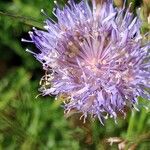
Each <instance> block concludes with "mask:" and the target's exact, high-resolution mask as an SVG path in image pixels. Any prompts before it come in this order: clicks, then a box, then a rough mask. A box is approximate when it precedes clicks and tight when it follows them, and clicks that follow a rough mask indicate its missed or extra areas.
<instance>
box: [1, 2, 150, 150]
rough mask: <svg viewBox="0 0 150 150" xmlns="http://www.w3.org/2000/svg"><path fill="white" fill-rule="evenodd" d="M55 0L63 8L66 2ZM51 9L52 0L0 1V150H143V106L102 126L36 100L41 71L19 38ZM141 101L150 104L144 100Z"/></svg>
mask: <svg viewBox="0 0 150 150" xmlns="http://www.w3.org/2000/svg"><path fill="white" fill-rule="evenodd" d="M115 1H116V4H119V3H117V1H119V0H115ZM131 1H133V7H132V9H134V10H136V8H137V7H139V4H138V3H137V1H135V0H130V1H129V0H128V4H129V2H131ZM58 2H59V3H60V4H61V5H62V6H63V5H64V4H65V3H66V0H60V1H58ZM53 7H54V4H53V1H52V0H45V1H44V2H43V1H42V0H36V1H34V0H33V1H31V0H13V1H11V0H7V1H6V0H4V1H0V67H1V69H0V78H1V79H0V150H1V149H2V150H3V149H4V150H15V149H21V150H38V149H39V150H57V149H58V150H65V149H67V150H70V149H71V150H82V149H83V150H86V149H89V150H103V149H104V150H105V149H112V150H116V149H118V145H119V146H123V147H126V148H127V149H129V148H132V149H133V150H134V149H135V148H136V149H139V150H148V149H149V147H150V132H149V131H150V111H149V110H147V109H145V108H141V111H139V112H136V111H133V112H132V113H130V112H129V113H128V115H127V117H126V119H123V117H122V116H120V119H119V120H118V124H115V123H114V121H113V120H108V121H106V123H105V126H102V125H101V124H100V123H99V122H98V121H97V120H96V121H95V122H92V121H91V120H87V123H85V124H82V121H79V120H77V119H76V117H77V115H78V114H74V115H73V116H72V117H70V118H69V119H66V118H65V117H64V114H63V108H61V107H60V105H61V101H59V100H58V101H55V100H54V98H53V97H42V96H39V97H38V98H35V97H36V96H37V95H38V94H39V92H38V90H37V89H38V82H39V80H40V78H41V77H42V75H43V71H42V68H41V67H40V64H39V63H38V62H37V61H36V60H35V59H33V56H31V55H30V54H28V53H27V52H25V48H27V47H28V48H31V49H34V47H32V46H31V45H27V44H23V43H21V38H22V37H25V38H29V37H28V35H27V32H28V31H29V30H31V27H32V26H37V27H40V28H42V22H43V20H44V19H45V18H46V16H43V15H41V13H40V9H42V8H43V9H44V10H45V11H46V12H47V13H48V15H49V16H51V17H54V16H53V15H52V13H51V12H52V9H53ZM145 7H146V5H142V11H141V17H142V20H143V21H144V25H143V28H142V29H141V30H142V32H143V33H145V32H146V31H149V29H150V26H149V24H148V23H147V15H146V14H145V13H144V12H145V11H144V10H145V9H146V10H147V8H145ZM6 13H7V14H6ZM21 16H23V17H21ZM144 102H145V101H144V100H143V99H140V103H141V104H142V103H144ZM145 105H146V106H147V107H150V106H149V103H148V102H146V103H145ZM77 118H78V117H77ZM111 137H112V138H111ZM110 143H113V144H112V146H110Z"/></svg>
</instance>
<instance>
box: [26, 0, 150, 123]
mask: <svg viewBox="0 0 150 150" xmlns="http://www.w3.org/2000/svg"><path fill="white" fill-rule="evenodd" d="M129 9H130V8H128V9H125V6H124V7H123V8H116V7H114V5H113V2H112V1H111V0H107V1H105V2H103V4H101V5H98V4H97V5H96V1H95V0H93V1H92V6H91V5H90V4H89V3H88V1H84V0H82V1H81V2H79V3H75V2H74V1H73V0H70V1H69V3H68V5H66V6H65V7H64V8H63V9H60V8H56V9H55V11H54V14H55V16H56V17H57V19H58V21H57V22H55V21H53V20H52V19H47V20H46V21H45V26H44V27H45V29H46V31H42V30H37V29H34V31H33V32H29V34H30V37H31V39H32V41H31V42H33V43H34V44H35V45H36V47H37V48H38V49H39V50H40V53H34V52H32V53H33V55H34V56H35V57H36V59H37V60H38V61H40V62H41V63H42V65H43V69H44V70H46V72H47V75H46V76H45V77H44V78H47V79H46V83H47V85H48V86H46V85H45V84H44V85H43V86H42V88H41V92H42V93H43V95H56V98H58V97H59V95H65V97H66V96H67V98H66V100H67V101H66V102H65V104H64V109H65V112H66V113H69V112H70V111H71V110H76V111H77V112H80V113H82V114H83V115H82V117H83V118H84V119H86V118H87V116H88V115H90V116H92V117H96V118H98V119H99V120H100V122H101V123H102V124H103V120H104V119H107V118H108V117H113V118H114V119H115V120H116V118H117V114H118V113H119V112H121V113H123V114H125V111H124V109H125V108H126V107H129V108H131V106H132V107H135V108H136V105H137V104H138V99H137V98H138V97H139V96H141V97H143V98H146V99H150V94H149V92H148V90H147V89H148V88H149V87H150V69H149V67H150V59H149V56H150V55H149V51H148V50H149V48H150V44H148V42H147V43H145V44H143V40H142V35H141V33H140V27H141V21H140V19H139V18H138V17H134V15H133V14H132V13H131V12H130V11H129Z"/></svg>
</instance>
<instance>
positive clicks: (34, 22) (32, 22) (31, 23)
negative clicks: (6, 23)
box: [0, 11, 43, 29]
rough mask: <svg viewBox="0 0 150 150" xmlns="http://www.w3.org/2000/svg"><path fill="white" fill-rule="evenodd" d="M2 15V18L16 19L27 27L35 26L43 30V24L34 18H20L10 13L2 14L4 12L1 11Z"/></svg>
mask: <svg viewBox="0 0 150 150" xmlns="http://www.w3.org/2000/svg"><path fill="white" fill-rule="evenodd" d="M0 15H1V16H7V17H10V18H12V19H16V20H17V21H20V22H22V23H24V24H26V25H29V26H34V27H37V28H40V29H43V25H42V23H40V22H38V21H37V20H35V19H33V18H27V17H23V16H18V15H15V14H10V13H6V12H2V11H0Z"/></svg>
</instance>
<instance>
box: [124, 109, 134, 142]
mask: <svg viewBox="0 0 150 150" xmlns="http://www.w3.org/2000/svg"><path fill="white" fill-rule="evenodd" d="M135 119H136V118H135V111H132V114H131V117H130V120H129V124H128V129H127V135H126V139H128V140H129V139H131V137H132V134H133V129H134V122H135Z"/></svg>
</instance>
